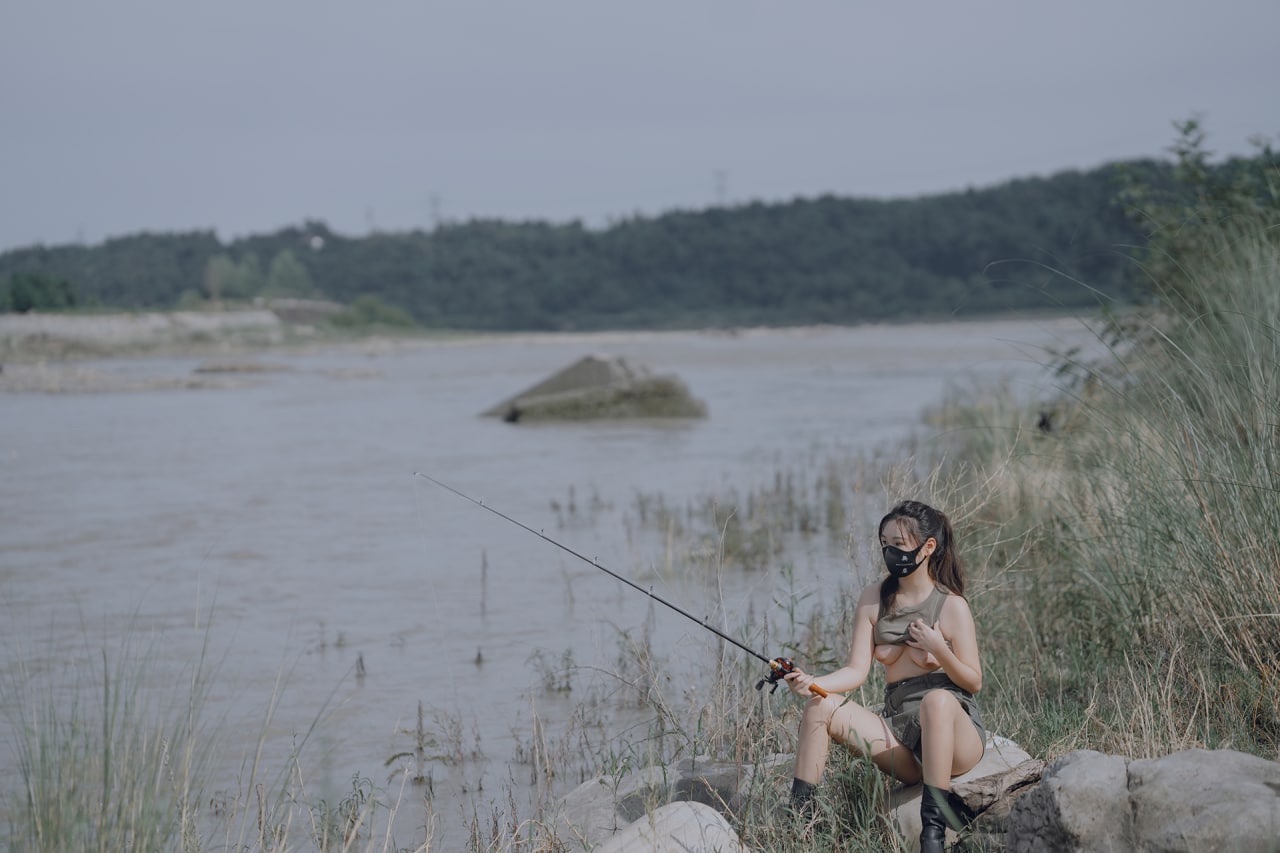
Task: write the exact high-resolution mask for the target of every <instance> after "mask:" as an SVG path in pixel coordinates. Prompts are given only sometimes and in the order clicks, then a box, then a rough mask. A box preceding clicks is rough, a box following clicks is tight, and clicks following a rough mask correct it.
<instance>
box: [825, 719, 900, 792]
mask: <svg viewBox="0 0 1280 853" xmlns="http://www.w3.org/2000/svg"><path fill="white" fill-rule="evenodd" d="M828 731H829V732H830V733H831V738H832V740H835V741H836V742H837V743H841V744H844V745H845V746H847V747H849V748H850V749H853V750H855V751H857V752H858V753H859V754H860V755H865V756H866V757H867V758H870V759H871V760H872V761H873V762H874V763H875V765H876V766H877V767H879V768H880V769H881V770H882V771H884V772H885V773H887V774H889V775H890V776H893V777H894V778H895V779H897V780H899V781H900V782H903V783H905V784H908V785H911V784H914V783H916V782H918V781H920V763H919V762H918V761H916V757H915V756H914V755H912V754H911V750H909V749H907V748H906V747H905V746H903V745H902V744H901V743H900V742H899V741H898V738H897V737H895V736H894V734H893V732H892V731H891V730H890V729H889V724H888V723H887V722H886V721H885V719H884V717H881V716H880V715H879V714H877V713H875V712H873V711H869V710H868V709H866V708H864V707H862V706H861V705H859V704H857V703H855V702H846V703H844V704H843V705H841V706H840V707H839V708H837V709H836V710H835V711H834V712H833V713H832V715H831V724H830V726H829V727H828Z"/></svg>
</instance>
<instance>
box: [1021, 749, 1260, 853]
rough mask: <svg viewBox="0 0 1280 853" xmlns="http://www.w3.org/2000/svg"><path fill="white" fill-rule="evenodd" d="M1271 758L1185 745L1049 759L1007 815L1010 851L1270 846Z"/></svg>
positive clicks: (1171, 852)
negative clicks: (1143, 753)
mask: <svg viewBox="0 0 1280 853" xmlns="http://www.w3.org/2000/svg"><path fill="white" fill-rule="evenodd" d="M1278 839H1280V762H1275V761H1268V760H1266V759H1264V758H1259V757H1258V756H1255V755H1249V754H1247V753H1243V752H1237V751H1235V750H1203V749H1192V750H1186V751H1184V752H1177V753H1174V754H1172V755H1167V756H1164V757H1162V758H1154V759H1129V758H1124V757H1121V756H1114V755H1103V754H1102V753H1099V752H1093V751H1090V750H1080V751H1076V752H1071V753H1068V754H1067V755H1064V756H1062V757H1061V758H1059V759H1058V760H1056V761H1054V762H1053V763H1052V764H1050V765H1049V766H1048V767H1047V768H1046V769H1045V771H1044V776H1043V779H1042V781H1041V783H1040V785H1039V786H1037V787H1036V788H1034V789H1032V790H1031V791H1029V792H1028V793H1027V794H1026V795H1024V796H1023V797H1021V798H1019V799H1018V800H1017V802H1015V803H1014V805H1013V810H1012V812H1011V814H1010V816H1009V832H1008V836H1007V843H1008V847H1007V849H1008V850H1010V851H1016V853H1021V851H1033V850H1063V851H1086V850H1088V851H1111V850H1114V851H1127V850H1160V851H1165V852H1166V853H1181V851H1188V853H1189V852H1190V851H1201V850H1223V851H1226V850H1230V851H1275V850H1276V849H1277V845H1278V843H1280V842H1278Z"/></svg>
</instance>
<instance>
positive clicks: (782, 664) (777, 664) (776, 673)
mask: <svg viewBox="0 0 1280 853" xmlns="http://www.w3.org/2000/svg"><path fill="white" fill-rule="evenodd" d="M413 476H415V477H421V478H422V479H424V480H426V481H427V482H429V483H434V484H435V485H436V486H439V487H440V488H442V489H444V490H445V491H446V492H451V493H453V494H455V495H457V496H458V497H460V498H462V499H463V500H465V501H469V502H470V503H473V504H475V505H476V506H478V507H480V508H481V509H483V510H486V511H487V512H491V513H493V514H494V515H496V516H498V518H501V519H502V520H503V521H506V522H509V523H510V524H514V525H515V526H516V527H519V528H520V529H521V530H525V531H528V532H529V533H532V534H533V535H534V536H537V537H538V538H539V539H542V540H544V541H546V542H549V543H551V544H552V545H554V546H556V547H557V548H559V549H560V550H561V551H564V552H565V553H566V554H569V555H571V556H574V557H577V558H578V559H579V560H581V561H582V562H584V563H588V564H590V565H592V566H594V567H595V568H597V569H599V570H600V571H602V572H604V573H605V574H607V575H608V576H609V577H611V578H614V579H615V580H619V581H621V582H622V583H624V584H626V585H627V586H629V587H631V588H632V589H634V590H637V591H639V592H642V593H644V594H645V595H647V596H649V598H651V599H653V600H654V601H656V602H658V603H659V604H661V605H662V606H664V607H667V608H670V609H671V610H674V611H675V612H676V613H679V614H680V615H681V616H683V617H684V618H686V619H688V620H690V621H692V622H696V623H697V624H698V625H701V626H702V627H703V628H706V629H707V630H708V631H710V632H711V633H713V634H715V635H716V636H717V637H719V638H720V639H722V640H724V641H725V642H727V643H732V644H733V645H735V646H737V647H738V648H740V649H742V650H743V651H744V652H746V653H747V654H749V655H751V656H753V657H757V658H759V659H760V660H762V661H764V662H765V663H767V664H768V665H769V670H770V671H769V674H768V675H767V676H765V677H764V678H762V679H760V681H758V682H757V683H756V689H757V690H759V689H761V688H762V687H764V685H765V684H766V683H768V684H771V685H773V687H772V688H771V689H770V691H769V692H770V693H772V692H773V691H774V690H777V689H778V682H779V681H780V680H781V679H782V678H783V676H785V675H787V674H788V673H790V672H794V671H795V664H794V663H793V662H792V661H791V660H789V659H788V658H781V657H779V658H768V657H765V656H764V655H762V654H760V652H758V651H756V650H755V649H753V648H751V647H750V646H748V645H745V644H743V643H741V642H739V641H738V640H735V639H734V638H733V637H730V636H729V635H728V634H726V633H724V632H723V631H721V630H720V629H718V628H716V627H715V626H714V625H712V624H710V622H709V621H708V619H699V618H698V617H697V616H694V615H693V614H692V613H690V612H689V611H687V610H685V609H683V608H681V607H678V606H676V605H674V604H672V603H671V602H670V601H667V600H666V599H665V598H663V597H662V596H660V595H658V594H657V593H655V592H654V591H653V590H652V589H645V588H644V587H642V586H640V585H639V584H637V583H635V582H634V581H631V580H630V579H628V578H626V577H623V576H622V575H620V574H618V573H617V572H615V571H613V570H612V569H610V568H608V567H607V566H604V565H602V564H601V563H600V561H599V560H598V559H592V558H590V557H587V556H586V555H584V554H581V553H579V552H578V551H575V550H574V549H572V548H570V547H569V546H568V545H565V544H564V543H563V542H559V541H557V540H555V539H552V538H551V537H550V536H548V535H547V534H545V533H543V532H542V531H541V530H535V529H534V528H532V527H530V526H529V525H527V524H525V523H524V522H522V521H517V520H516V519H514V518H512V517H511V516H509V515H507V514H506V513H504V512H501V511H499V510H496V509H494V508H493V507H491V506H489V505H488V504H487V503H485V502H484V501H482V500H480V499H478V498H473V497H471V496H470V495H468V494H466V493H465V492H462V491H459V490H458V489H455V488H454V487H453V486H450V485H449V484H448V483H442V482H441V481H439V480H437V479H436V478H435V477H432V476H431V475H429V474H424V473H422V472H421V471H414V472H413ZM708 618H709V617H708ZM809 689H810V690H811V691H812V692H814V693H816V694H818V695H819V696H826V695H827V692H826V691H825V690H823V689H822V688H821V687H818V686H816V685H812V684H811V685H809Z"/></svg>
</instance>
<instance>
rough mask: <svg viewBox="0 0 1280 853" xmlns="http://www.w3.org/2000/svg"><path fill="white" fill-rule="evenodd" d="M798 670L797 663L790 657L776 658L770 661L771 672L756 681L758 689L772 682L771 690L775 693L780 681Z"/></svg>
mask: <svg viewBox="0 0 1280 853" xmlns="http://www.w3.org/2000/svg"><path fill="white" fill-rule="evenodd" d="M795 671H796V665H795V663H793V662H792V660H791V659H790V658H774V659H773V660H771V661H769V674H768V675H766V676H765V677H764V678H762V679H760V680H759V681H757V682H756V690H760V689H762V688H763V687H764V686H765V684H771V685H773V686H772V687H770V688H769V692H770V693H773V692H775V691H777V689H778V682H779V681H781V680H782V679H783V678H785V677H786V676H787V675H789V674H790V673H793V672H795Z"/></svg>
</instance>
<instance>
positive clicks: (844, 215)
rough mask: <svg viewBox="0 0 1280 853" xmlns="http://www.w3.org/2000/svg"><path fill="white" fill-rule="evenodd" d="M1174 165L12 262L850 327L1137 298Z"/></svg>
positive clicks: (148, 240) (92, 273)
mask: <svg viewBox="0 0 1280 853" xmlns="http://www.w3.org/2000/svg"><path fill="white" fill-rule="evenodd" d="M1170 168H1171V167H1170V166H1167V165H1165V164H1162V163H1157V162H1155V161H1141V162H1134V163H1127V164H1111V165H1108V166H1104V167H1101V168H1098V169H1095V170H1092V171H1088V172H1074V171H1073V172H1063V173H1061V174H1057V175H1054V176H1052V177H1047V178H1028V179H1020V180H1014V181H1011V182H1008V183H1005V184H1001V185H999V186H995V187H991V188H986V189H977V190H969V191H965V192H957V193H950V194H945V195H936V196H931V197H923V198H918V199H904V200H869V199H858V198H838V197H833V196H824V197H821V198H815V199H805V200H795V201H791V202H786V203H776V204H764V203H753V204H745V205H740V206H734V207H719V208H711V209H707V210H701V211H696V212H672V213H668V214H665V215H661V216H654V217H636V218H631V219H627V220H624V221H620V222H617V223H615V224H613V225H611V226H609V227H607V228H603V229H589V228H586V227H583V226H582V225H580V224H547V223H538V222H503V221H471V222H466V223H460V224H447V225H442V226H440V227H438V228H436V229H435V230H433V231H431V232H423V231H413V232H407V233H376V234H373V235H370V236H367V237H360V238H353V237H347V236H343V235H340V234H337V233H333V232H331V231H329V230H328V229H327V228H326V227H325V226H324V225H323V224H321V223H315V222H309V223H306V224H304V225H302V226H300V227H290V228H286V229H283V230H281V231H277V232H275V233H273V234H268V235H262V236H254V237H247V238H243V239H238V240H235V241H233V242H230V243H222V242H220V241H219V240H218V238H217V236H216V235H215V233H214V232H212V231H204V232H193V233H177V234H150V233H144V234H138V235H134V236H128V237H122V238H118V239H112V240H108V241H106V242H104V243H102V244H99V245H95V246H75V245H68V246H50V247H45V246H37V247H31V248H24V249H18V250H13V251H9V252H6V253H4V254H2V255H0V288H7V291H5V290H0V306H2V307H3V310H26V309H30V308H33V307H34V308H36V309H48V308H57V307H60V305H67V306H71V305H75V306H85V305H88V306H98V307H103V308H116V309H128V310H136V309H167V308H173V307H177V306H183V307H196V306H197V305H199V304H200V303H202V302H211V301H217V302H222V303H225V302H228V301H236V300H246V299H251V298H253V297H256V296H263V295H279V296H319V297H326V298H329V299H333V300H337V301H339V302H343V303H353V302H355V301H356V300H357V299H358V298H359V297H362V296H363V297H366V299H365V300H363V302H364V304H366V305H368V304H375V305H377V306H378V307H379V308H384V307H385V308H398V309H403V311H407V312H408V313H409V314H410V315H412V317H413V318H414V320H416V321H417V322H418V323H419V324H421V325H423V326H428V327H442V328H457V329H495V330H496V329H510V330H515V329H600V328H638V327H647V328H661V327H681V326H685V327H687V326H702V325H711V326H730V325H744V324H763V325H786V324H805V323H815V322H827V323H841V324H844V323H859V322H866V321H872V320H884V319H898V318H911V317H919V318H937V317H945V316H963V315H971V314H978V313H984V314H989V313H995V312H1003V311H1018V310H1029V309H1043V308H1061V307H1080V306H1092V305H1097V304H1098V302H1099V300H1100V298H1102V297H1100V295H1099V294H1105V295H1106V296H1109V297H1116V298H1120V299H1127V298H1130V297H1132V296H1133V295H1134V292H1135V291H1134V285H1133V282H1135V281H1137V276H1135V275H1134V272H1135V264H1134V261H1133V248H1134V247H1135V246H1136V245H1138V244H1140V243H1141V242H1142V240H1143V236H1142V234H1141V233H1140V229H1139V228H1138V227H1137V226H1136V225H1135V224H1134V223H1133V221H1132V220H1131V219H1130V218H1128V217H1127V216H1126V215H1125V212H1124V210H1122V208H1121V205H1120V204H1119V203H1118V202H1117V196H1118V192H1119V189H1120V184H1121V178H1122V177H1127V178H1128V179H1130V180H1132V178H1133V177H1134V176H1135V175H1137V176H1140V177H1142V178H1143V179H1144V180H1146V179H1150V180H1152V181H1159V180H1162V179H1163V178H1164V177H1166V176H1167V174H1168V170H1169V169H1170ZM54 284H56V285H57V287H53V286H52V285H54ZM33 293H34V294H36V296H35V297H33V296H32V294H33ZM50 294H52V296H50ZM369 297H374V298H375V299H370V298H369ZM41 298H43V299H45V301H46V303H47V304H41V303H40V299H41ZM401 316H403V315H401Z"/></svg>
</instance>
